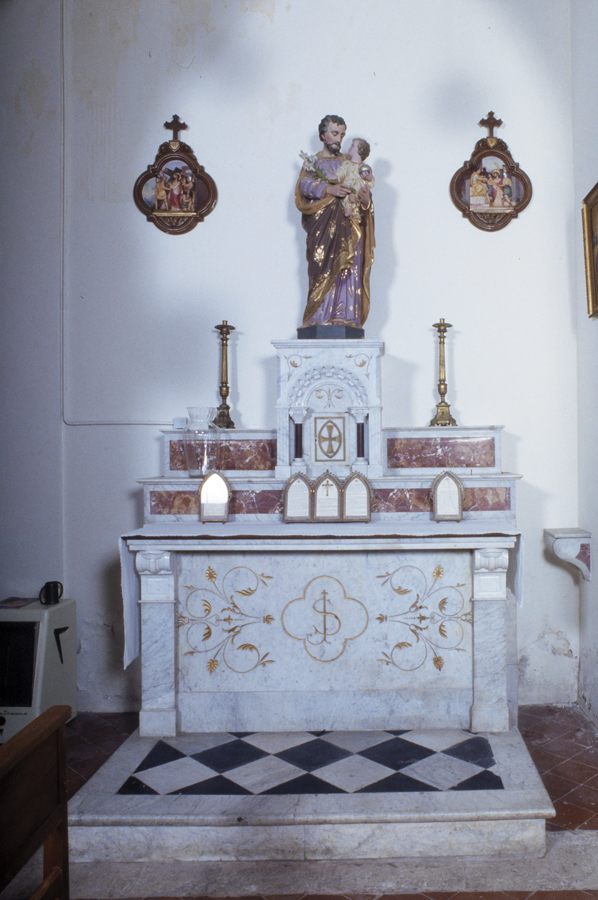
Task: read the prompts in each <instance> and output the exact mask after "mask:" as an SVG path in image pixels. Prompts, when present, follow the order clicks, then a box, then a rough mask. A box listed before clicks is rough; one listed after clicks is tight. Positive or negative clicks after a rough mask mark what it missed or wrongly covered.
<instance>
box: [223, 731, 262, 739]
mask: <svg viewBox="0 0 598 900" xmlns="http://www.w3.org/2000/svg"><path fill="white" fill-rule="evenodd" d="M228 733H229V734H232V735H233V736H234V737H236V738H244V737H249V735H250V734H255V733H256V732H255V731H229V732H228Z"/></svg>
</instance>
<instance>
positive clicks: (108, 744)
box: [95, 733, 128, 756]
mask: <svg viewBox="0 0 598 900" xmlns="http://www.w3.org/2000/svg"><path fill="white" fill-rule="evenodd" d="M127 737H128V735H126V734H122V733H117V734H114V735H112V736H111V737H106V738H104V739H103V740H101V741H97V742H96V743H95V747H97V749H98V750H101V751H102V752H103V753H107V754H108V755H109V756H111V755H112V754H113V753H114V751H115V750H118V748H119V747H120V746H121V744H124V742H125V741H126V739H127Z"/></svg>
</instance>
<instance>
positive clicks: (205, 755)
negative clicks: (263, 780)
mask: <svg viewBox="0 0 598 900" xmlns="http://www.w3.org/2000/svg"><path fill="white" fill-rule="evenodd" d="M251 733H252V734H254V732H251ZM264 756H269V754H268V753H265V752H264V751H263V750H260V749H259V747H253V746H252V745H251V744H246V743H245V741H242V740H239V739H238V738H237V740H236V741H229V742H228V743H227V744H219V746H218V747H211V748H210V749H209V750H201V751H200V752H199V753H192V754H191V757H192V759H196V760H197V761H198V762H200V763H203V765H204V766H207V767H208V768H209V769H213V770H214V771H215V772H229V771H230V770H231V769H236V768H238V767H239V766H245V765H247V763H250V762H255V760H256V759H262V758H263V757H264Z"/></svg>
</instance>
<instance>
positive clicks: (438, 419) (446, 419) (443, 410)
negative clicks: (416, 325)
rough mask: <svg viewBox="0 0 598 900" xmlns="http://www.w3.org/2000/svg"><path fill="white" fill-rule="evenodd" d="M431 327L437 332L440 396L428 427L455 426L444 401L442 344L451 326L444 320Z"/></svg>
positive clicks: (445, 390)
mask: <svg viewBox="0 0 598 900" xmlns="http://www.w3.org/2000/svg"><path fill="white" fill-rule="evenodd" d="M432 327H433V328H435V329H436V330H437V332H438V342H439V352H438V393H439V394H440V403H437V404H436V415H435V416H434V418H433V419H432V421H431V422H430V425H456V424H457V423H456V422H455V420H454V419H453V417H452V416H451V413H450V409H451V407H450V404H449V403H447V402H446V400H445V399H444V398H445V397H446V392H447V384H446V367H445V364H444V342H445V335H446V333H447V331H448V330H449V328H452V327H453V326H452V325H449V323H448V322H445V321H444V319H441V320H440V322H436V323H435V324H434V325H433V326H432Z"/></svg>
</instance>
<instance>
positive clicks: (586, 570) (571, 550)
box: [544, 528, 592, 581]
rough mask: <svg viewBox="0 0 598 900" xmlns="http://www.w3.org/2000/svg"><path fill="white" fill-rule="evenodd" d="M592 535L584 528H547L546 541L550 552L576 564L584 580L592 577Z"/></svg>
mask: <svg viewBox="0 0 598 900" xmlns="http://www.w3.org/2000/svg"><path fill="white" fill-rule="evenodd" d="M591 539H592V535H591V533H590V532H589V531H584V529H583V528H545V529H544V543H545V544H546V549H547V550H548V552H549V553H553V554H554V555H555V556H557V557H558V558H559V559H563V560H565V562H568V563H571V564H572V565H574V566H576V567H577V568H578V569H579V571H580V572H581V574H582V575H583V578H584V581H589V580H590V578H591V572H590V570H591V546H592V545H591V543H590V542H591Z"/></svg>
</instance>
